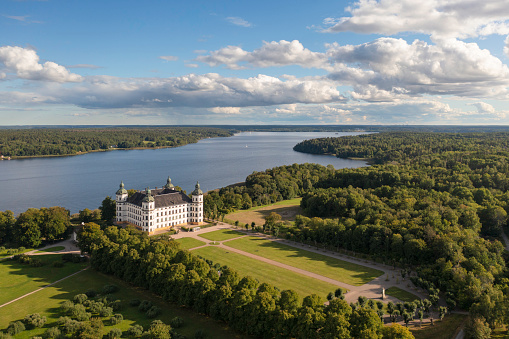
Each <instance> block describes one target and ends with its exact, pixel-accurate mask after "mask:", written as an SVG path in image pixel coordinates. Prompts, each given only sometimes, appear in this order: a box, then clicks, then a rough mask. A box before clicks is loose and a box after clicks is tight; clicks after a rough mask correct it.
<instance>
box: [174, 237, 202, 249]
mask: <svg viewBox="0 0 509 339" xmlns="http://www.w3.org/2000/svg"><path fill="white" fill-rule="evenodd" d="M175 241H176V242H178V243H179V244H180V248H182V249H184V250H188V249H190V248H194V247H198V246H202V245H205V243H204V242H203V241H200V240H198V239H195V238H179V239H175Z"/></svg>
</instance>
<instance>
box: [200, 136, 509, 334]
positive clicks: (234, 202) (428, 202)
mask: <svg viewBox="0 0 509 339" xmlns="http://www.w3.org/2000/svg"><path fill="white" fill-rule="evenodd" d="M508 146H509V134H508V133H486V134H476V133H472V134H468V133H467V134H447V133H380V134H371V135H362V136H355V137H341V138H328V139H317V140H308V141H304V142H302V143H301V144H299V145H297V146H296V147H295V149H296V150H299V151H306V152H310V153H315V154H320V153H327V154H336V155H337V156H341V157H358V158H372V159H374V161H375V162H376V163H377V165H374V166H371V167H364V168H357V169H341V170H334V169H333V168H331V167H328V168H325V167H323V166H319V165H310V164H304V165H292V166H283V167H278V168H273V169H270V170H267V171H265V172H259V173H253V174H252V175H250V176H249V177H248V178H247V179H246V184H245V186H236V187H227V188H223V189H221V190H219V191H217V192H213V193H211V194H209V195H208V196H207V197H206V198H205V210H206V211H207V213H209V214H210V215H212V216H217V215H221V214H222V213H227V212H229V211H231V210H233V209H238V208H247V207H249V206H250V205H255V204H265V203H270V202H275V201H278V200H282V199H290V198H293V197H296V196H302V197H303V199H302V203H301V206H302V208H303V209H304V211H305V215H306V216H305V217H304V216H301V217H298V218H297V220H296V222H295V224H294V225H280V229H279V230H278V231H279V234H285V236H287V237H288V238H290V239H293V240H297V241H303V242H309V243H314V244H321V245H322V246H326V247H329V248H334V249H337V250H340V249H343V250H350V251H355V252H357V253H364V254H366V255H369V256H370V257H371V258H376V259H378V260H383V261H385V262H392V263H395V264H397V265H399V266H407V267H409V268H411V269H413V270H415V271H416V272H417V273H418V277H414V278H413V280H414V282H415V283H416V284H417V285H419V286H421V287H423V288H425V289H427V290H428V292H429V294H430V296H435V295H440V296H441V297H442V298H444V299H446V300H447V303H448V306H449V307H451V308H454V307H456V306H458V307H461V308H464V309H470V311H471V312H472V314H474V315H479V316H482V317H483V318H484V319H486V321H487V322H488V323H489V324H490V325H491V326H494V325H495V324H497V323H506V324H507V323H509V309H508V307H509V274H508V270H507V264H506V262H507V260H509V256H508V253H507V251H505V250H504V246H503V244H502V243H501V242H500V241H499V239H500V235H501V232H502V228H503V227H505V226H506V225H507V213H508V212H509V192H508V189H509V157H508V156H509V148H508Z"/></svg>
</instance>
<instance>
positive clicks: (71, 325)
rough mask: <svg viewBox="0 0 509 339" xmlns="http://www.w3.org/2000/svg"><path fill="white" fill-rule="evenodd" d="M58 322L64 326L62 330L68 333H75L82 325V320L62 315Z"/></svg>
mask: <svg viewBox="0 0 509 339" xmlns="http://www.w3.org/2000/svg"><path fill="white" fill-rule="evenodd" d="M58 323H59V324H60V325H61V326H62V330H63V332H64V333H66V334H71V335H72V334H74V333H75V332H76V331H77V330H78V328H79V327H80V325H81V324H80V322H79V321H76V320H73V319H71V318H69V317H60V318H59V319H58Z"/></svg>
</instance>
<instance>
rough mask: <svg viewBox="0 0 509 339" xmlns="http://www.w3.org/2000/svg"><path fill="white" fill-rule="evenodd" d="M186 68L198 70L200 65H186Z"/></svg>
mask: <svg viewBox="0 0 509 339" xmlns="http://www.w3.org/2000/svg"><path fill="white" fill-rule="evenodd" d="M185 66H186V67H189V68H198V67H200V66H199V65H198V64H185Z"/></svg>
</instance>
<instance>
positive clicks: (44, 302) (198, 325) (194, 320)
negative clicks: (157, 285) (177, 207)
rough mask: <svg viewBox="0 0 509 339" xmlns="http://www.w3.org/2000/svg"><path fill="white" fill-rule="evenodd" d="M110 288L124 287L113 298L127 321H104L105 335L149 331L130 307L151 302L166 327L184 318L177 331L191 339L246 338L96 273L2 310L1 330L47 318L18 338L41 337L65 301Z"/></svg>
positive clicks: (79, 276)
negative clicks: (32, 317)
mask: <svg viewBox="0 0 509 339" xmlns="http://www.w3.org/2000/svg"><path fill="white" fill-rule="evenodd" d="M108 284H115V285H117V286H119V287H120V290H119V291H118V292H116V293H115V294H113V296H115V297H116V298H118V299H120V300H122V302H123V304H124V309H122V310H121V311H119V312H118V313H122V315H123V316H124V321H123V322H122V323H120V324H118V325H114V326H111V325H109V322H108V321H107V320H105V319H106V318H102V319H103V322H104V325H105V327H104V334H107V333H108V332H109V331H110V330H111V329H112V328H114V327H116V328H119V329H121V330H122V331H125V330H127V329H128V328H129V327H130V326H132V325H134V324H139V325H142V326H143V327H144V328H147V327H148V326H149V325H150V323H151V322H152V320H153V319H148V318H147V317H146V316H145V314H144V313H142V312H139V311H138V308H137V307H132V306H129V300H131V299H139V300H150V301H152V302H153V303H154V305H156V306H159V307H160V308H161V309H162V310H163V312H162V313H161V315H159V316H158V317H157V319H160V320H162V321H164V322H165V323H166V324H168V323H169V322H170V320H171V319H173V318H174V317H176V316H179V317H181V318H183V320H184V325H183V326H182V327H181V328H179V329H177V331H178V332H179V333H181V334H184V335H185V336H186V337H188V338H194V333H195V332H196V331H197V330H198V329H203V330H204V331H205V332H206V333H207V334H208V338H225V339H230V338H231V339H233V338H243V337H242V336H240V335H236V334H235V333H234V332H232V331H229V330H228V329H227V328H226V326H225V325H224V324H222V323H219V322H216V321H215V320H214V319H211V318H208V317H205V316H202V315H199V314H198V313H195V312H193V311H191V310H188V309H184V308H180V307H178V306H176V305H173V304H168V303H166V302H164V301H163V300H162V299H161V298H159V297H158V296H155V295H153V294H152V293H150V292H148V291H145V290H142V289H139V288H134V287H131V286H129V285H128V284H126V283H124V282H123V281H121V280H119V279H116V278H115V277H112V276H108V275H104V274H102V273H99V272H96V271H94V270H92V269H88V270H86V271H84V272H81V273H79V274H77V275H76V276H74V277H71V278H69V279H66V280H64V281H62V282H59V283H57V284H55V285H54V286H51V287H48V288H46V289H44V290H42V291H39V292H37V293H34V294H32V295H30V296H27V297H26V298H23V299H21V300H18V301H16V302H14V303H12V304H10V305H7V306H5V307H3V308H0V330H4V331H5V329H6V327H7V326H8V324H9V322H10V321H13V320H21V319H23V318H24V317H25V315H27V314H30V313H40V314H41V315H44V316H46V317H47V319H48V320H47V322H46V325H45V326H44V327H43V328H41V329H34V330H30V331H23V332H21V333H20V334H18V335H17V336H16V339H25V338H26V339H29V338H32V337H33V336H40V335H41V334H42V333H44V332H45V331H46V330H47V329H48V328H50V327H53V326H57V324H56V321H57V320H58V318H59V317H60V316H62V314H61V313H60V310H59V307H60V304H61V303H62V302H63V301H65V300H68V299H72V298H73V297H74V296H75V295H76V294H79V293H84V292H85V291H86V290H88V289H95V290H96V291H98V292H99V291H101V289H102V287H103V286H104V285H108Z"/></svg>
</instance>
